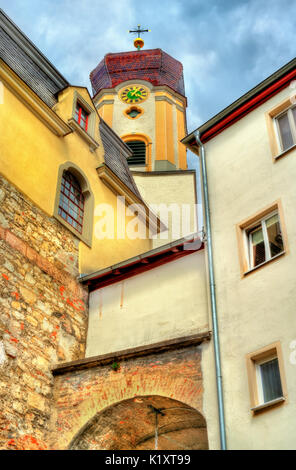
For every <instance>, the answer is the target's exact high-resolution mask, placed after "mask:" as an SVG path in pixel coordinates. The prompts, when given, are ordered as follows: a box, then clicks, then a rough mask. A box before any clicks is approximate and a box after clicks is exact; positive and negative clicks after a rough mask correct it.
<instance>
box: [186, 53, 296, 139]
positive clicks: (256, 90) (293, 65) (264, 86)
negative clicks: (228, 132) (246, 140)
mask: <svg viewBox="0 0 296 470" xmlns="http://www.w3.org/2000/svg"><path fill="white" fill-rule="evenodd" d="M294 69H295V76H296V58H294V59H292V60H291V61H290V62H288V63H287V64H285V65H284V66H283V67H281V68H280V69H278V70H277V71H276V72H274V73H273V74H272V75H270V76H269V77H267V78H266V79H264V80H263V81H262V82H260V83H259V84H258V85H256V86H255V87H253V88H252V89H251V90H249V91H248V92H247V93H245V94H244V95H242V96H241V97H240V98H238V99H237V100H236V101H234V102H233V103H232V104H230V105H229V106H227V107H226V108H224V109H223V110H222V111H220V112H219V113H218V114H216V115H215V116H213V117H212V118H211V119H209V120H208V121H206V122H205V123H204V124H202V125H201V126H199V127H198V128H197V129H195V130H194V131H192V132H191V133H190V134H188V135H187V136H186V137H184V138H183V139H182V140H181V142H182V143H183V144H185V145H187V146H188V147H189V146H190V145H194V143H196V141H195V137H194V133H195V132H196V131H199V132H200V134H201V137H203V136H204V137H205V134H206V133H207V134H209V133H210V131H211V129H212V128H213V127H214V126H216V125H218V124H219V123H221V122H223V120H224V119H226V118H227V117H229V116H230V115H231V114H232V113H234V112H238V111H239V110H240V108H242V107H243V106H245V105H247V103H249V102H251V100H252V99H255V98H256V97H259V99H258V102H257V106H258V105H260V104H261V103H263V102H264V101H266V100H267V99H269V97H270V95H267V96H266V97H265V99H264V100H263V99H260V94H261V93H263V92H264V91H266V90H267V91H268V89H269V88H270V87H271V86H272V85H274V84H275V83H277V82H278V81H280V80H281V79H282V78H284V77H285V76H288V75H289V73H291V72H293V70H294ZM293 78H294V77H292V78H291V80H292V79H293ZM289 80H290V79H289ZM289 80H288V82H289ZM287 85H288V83H287V84H286V86H287ZM278 91H280V90H278ZM253 109H254V106H252V108H251V109H250V110H249V111H252V110H253ZM249 111H248V112H249ZM237 114H239V116H240V117H243V116H244V115H245V114H247V112H246V110H243V109H242V110H241V113H237ZM239 116H237V117H236V119H235V121H234V120H233V121H232V120H231V121H230V122H229V125H231V124H233V123H234V122H236V120H238V118H239ZM229 125H228V126H225V127H224V128H226V127H229ZM224 128H223V126H221V130H220V132H221V131H222V130H224ZM217 133H218V132H217ZM215 135H216V133H215V134H214V135H212V136H209V135H208V136H207V138H206V140H205V141H208V140H210V138H212V137H214V136H215Z"/></svg>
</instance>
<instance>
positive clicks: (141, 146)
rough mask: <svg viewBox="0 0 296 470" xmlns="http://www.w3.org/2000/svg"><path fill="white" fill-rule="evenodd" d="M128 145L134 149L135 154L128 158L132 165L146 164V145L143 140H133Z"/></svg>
mask: <svg viewBox="0 0 296 470" xmlns="http://www.w3.org/2000/svg"><path fill="white" fill-rule="evenodd" d="M126 145H127V146H128V147H129V148H130V149H131V150H132V152H133V155H132V156H131V157H130V158H128V160H127V162H128V164H129V165H130V166H133V165H145V164H146V145H145V142H143V141H142V140H131V141H129V142H126Z"/></svg>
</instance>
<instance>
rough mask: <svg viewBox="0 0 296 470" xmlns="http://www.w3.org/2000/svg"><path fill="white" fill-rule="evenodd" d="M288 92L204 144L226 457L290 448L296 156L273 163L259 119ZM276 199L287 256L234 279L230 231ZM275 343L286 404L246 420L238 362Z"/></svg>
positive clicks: (236, 268) (295, 386)
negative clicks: (233, 451)
mask: <svg viewBox="0 0 296 470" xmlns="http://www.w3.org/2000/svg"><path fill="white" fill-rule="evenodd" d="M290 92H291V90H290V89H289V88H288V89H285V90H283V91H281V92H280V93H278V94H277V95H276V96H274V97H273V98H272V99H270V100H269V101H267V102H266V103H264V104H263V105H262V106H260V107H258V108H257V109H256V110H254V111H253V112H251V113H250V114H248V115H247V116H246V117H244V118H243V119H241V120H240V121H238V122H237V123H236V124H234V125H232V126H231V127H230V128H228V129H226V130H225V131H224V132H222V133H221V134H219V135H218V136H217V137H215V138H214V139H212V140H211V141H209V142H208V143H207V144H206V158H207V167H208V182H209V192H210V206H211V220H212V230H213V251H214V269H215V275H216V286H217V306H218V315H219V326H220V341H221V353H222V372H223V384H224V398H225V414H226V425H227V438H228V446H229V448H230V449H263V448H264V449H291V448H292V449H295V448H296V441H295V422H296V406H295V405H296V395H295V390H296V365H293V364H292V363H291V361H290V355H291V352H292V350H291V349H290V344H291V341H293V340H295V339H296V297H295V285H296V276H295V266H296V250H295V245H296V212H295V207H296V184H295V181H296V150H293V151H292V152H290V153H289V154H287V155H286V156H284V157H283V158H281V159H280V160H278V161H276V162H275V163H274V162H273V159H272V154H271V150H270V144H269V139H268V132H267V125H266V119H265V112H267V111H269V110H270V109H272V108H273V107H275V106H276V105H277V104H278V103H281V102H282V101H284V99H285V98H286V97H288V96H289V95H290ZM277 199H281V201H282V205H283V215H284V221H285V224H286V228H287V238H288V252H287V253H286V254H285V255H284V256H282V257H280V258H279V259H278V260H276V261H273V262H272V263H269V264H267V265H266V266H264V267H262V268H261V269H258V270H256V271H254V272H253V273H251V274H249V275H248V276H245V277H244V278H243V279H242V278H241V273H240V265H239V256H238V243H237V236H236V228H235V227H236V224H238V223H239V222H241V221H242V220H244V219H245V218H247V217H249V216H252V215H254V214H255V213H256V212H258V211H260V210H261V209H264V208H265V207H266V206H268V205H270V204H272V203H273V202H274V201H276V200H277ZM276 341H280V342H281V345H282V350H283V357H284V369H285V374H286V379H287V388H288V401H287V403H286V404H284V405H282V406H279V407H277V408H270V409H269V410H268V411H265V412H264V413H261V414H259V415H257V416H253V415H252V412H251V411H250V397H249V388H248V380H247V370H246V361H245V355H246V354H247V353H251V352H253V351H256V350H257V349H260V348H263V347H265V346H268V345H269V344H271V343H274V342H276ZM209 348H212V344H210V345H209ZM204 379H205V382H204V385H205V395H204V397H205V401H204V407H205V415H206V417H207V421H208V425H209V423H211V422H213V423H214V421H215V420H216V411H214V410H215V407H214V405H215V403H214V402H213V401H212V399H213V397H214V383H213V381H212V380H211V379H210V378H208V375H207V374H206V375H205V377H204ZM210 428H211V426H210ZM217 433H218V428H217ZM209 437H210V446H211V442H212V443H214V441H217V438H216V437H215V432H214V425H213V431H211V429H210V430H209Z"/></svg>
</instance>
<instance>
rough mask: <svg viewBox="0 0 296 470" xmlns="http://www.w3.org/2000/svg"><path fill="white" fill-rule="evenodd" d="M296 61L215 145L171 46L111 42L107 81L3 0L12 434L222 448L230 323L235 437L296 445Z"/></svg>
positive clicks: (246, 104) (7, 438)
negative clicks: (61, 57) (79, 70)
mask: <svg viewBox="0 0 296 470" xmlns="http://www.w3.org/2000/svg"><path fill="white" fill-rule="evenodd" d="M295 65H296V64H295V61H292V62H291V63H289V64H287V65H286V66H285V67H283V68H282V69H280V70H279V71H278V72H276V73H275V74H274V75H272V76H271V77H269V78H268V79H266V80H265V81H264V82H262V83H261V84H259V85H258V86H257V87H255V88H254V89H253V90H251V91H250V92H249V93H247V94H246V95H245V96H243V97H242V98H241V99H239V100H238V101H237V102H235V103H234V104H233V105H231V106H229V107H228V108H227V109H226V110H224V111H222V112H221V113H219V114H218V115H217V116H215V117H214V118H213V119H211V120H210V121H208V122H207V123H206V124H204V125H203V126H201V127H200V128H199V129H198V131H199V132H200V134H199V135H200V138H201V141H200V140H199V137H198V134H196V133H192V134H189V135H188V136H187V137H185V138H184V135H185V134H186V132H187V128H186V106H187V101H186V96H185V90H184V80H183V70H182V64H181V63H180V62H178V61H177V60H175V59H174V58H172V57H170V56H169V55H168V54H166V53H165V52H164V51H162V50H160V49H155V50H138V51H133V52H123V53H117V54H107V55H106V56H105V58H104V59H103V60H102V61H101V62H99V64H98V66H97V67H96V68H95V69H94V70H93V71H92V72H91V75H90V78H91V84H92V89H93V96H91V95H90V94H89V92H88V90H87V89H86V88H84V87H80V86H76V85H71V84H70V83H69V82H68V81H67V80H66V79H65V78H64V77H63V76H62V75H61V73H60V72H59V71H58V70H56V68H55V67H54V66H53V65H52V64H51V63H50V62H49V61H48V59H47V58H46V57H45V56H44V55H43V54H42V53H41V52H40V51H39V50H38V49H37V48H36V46H34V44H32V43H31V41H30V40H29V39H28V38H27V37H26V36H25V35H24V33H23V32H22V31H20V29H19V28H18V27H17V26H16V25H15V24H14V23H13V22H12V21H11V20H10V19H9V18H8V17H7V16H6V14H5V13H4V12H3V11H2V10H0V87H1V88H0V97H1V104H0V126H1V133H0V201H1V208H0V293H1V304H0V447H1V449H97V450H103V449H105V450H119V449H120V450H143V449H151V450H153V449H155V448H158V449H160V450H189V449H195V450H201V449H203V450H204V449H219V448H220V440H221V434H220V430H221V426H220V428H219V416H220V418H221V409H220V414H219V402H218V400H217V389H216V380H217V375H219V374H218V373H217V369H216V366H215V344H216V343H215V341H216V339H215V338H216V333H218V334H219V339H220V349H221V351H220V352H221V364H222V377H223V396H224V415H225V429H226V437H227V445H228V448H229V449H263V448H264V449H291V448H295V443H294V439H293V427H294V421H295V416H294V414H295V413H294V409H295V397H294V390H295V385H296V384H295V367H296V365H295V363H296V357H295V344H296V343H295V337H294V336H295V335H294V331H295V321H294V310H293V309H294V304H295V302H294V297H293V294H292V292H293V287H294V278H295V276H294V274H293V266H294V264H295V262H294V251H293V245H294V244H295V233H296V226H295V220H294V217H293V215H294V210H293V208H294V205H295V204H293V202H294V200H295V199H296V193H295V190H294V179H295V176H296V175H295V164H294V160H293V158H294V156H295V155H294V154H295V152H296V151H295V145H296V113H295V96H294V95H293V92H291V90H292V91H293V89H294V88H293V79H294V78H295V75H296V67H295ZM291 83H292V85H291ZM294 91H295V90H294ZM182 138H183V141H182V143H181V142H180V140H181V139H182ZM184 144H185V145H184ZM186 146H187V148H189V149H190V150H192V151H193V152H195V153H197V154H198V155H201V150H203V151H204V152H205V154H206V163H207V173H208V188H209V202H210V209H211V224H212V239H210V237H209V234H210V231H209V227H207V230H206V233H205V234H203V237H201V233H200V232H199V231H198V224H197V220H196V203H197V200H196V191H195V172H193V171H191V170H188V169H187V161H186ZM203 155H204V153H203ZM201 172H202V176H203V182H205V176H206V175H205V172H204V169H203V168H202V171H201ZM295 202H296V201H295ZM159 205H162V206H164V209H165V210H164V211H163V210H162V209H163V207H162V208H161V207H159ZM205 220H206V218H205ZM211 241H212V247H213V253H214V257H213V266H212V264H210V263H211V257H209V256H207V254H208V253H209V243H210V242H211ZM212 267H213V269H214V272H215V286H216V292H215V294H216V302H217V311H218V323H219V332H217V331H216V330H215V328H216V326H215V322H213V320H212V318H213V316H212V312H211V307H212V305H213V304H212V302H211V299H212V296H211V294H212V287H213V285H212V284H211V283H210V282H209V281H208V273H209V271H210V270H211V268H212ZM213 337H214V339H213ZM218 379H220V377H218Z"/></svg>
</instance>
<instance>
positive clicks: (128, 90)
mask: <svg viewBox="0 0 296 470" xmlns="http://www.w3.org/2000/svg"><path fill="white" fill-rule="evenodd" d="M148 95H149V90H148V88H146V87H144V86H142V85H140V86H139V85H130V86H127V87H125V88H124V89H123V90H122V91H121V92H120V93H119V98H120V99H121V101H123V102H124V103H126V104H136V103H142V102H143V101H145V100H146V99H147V98H148Z"/></svg>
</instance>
